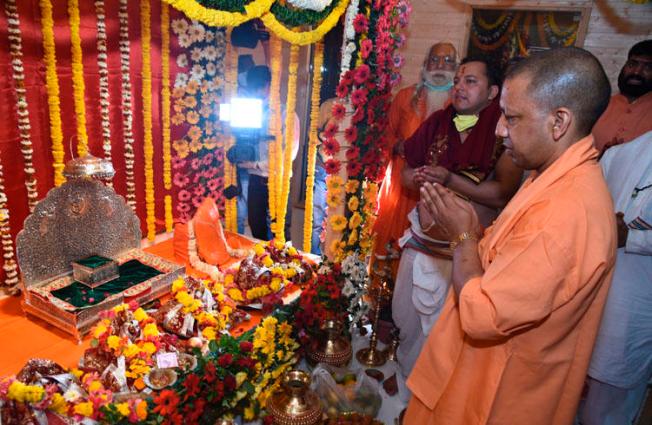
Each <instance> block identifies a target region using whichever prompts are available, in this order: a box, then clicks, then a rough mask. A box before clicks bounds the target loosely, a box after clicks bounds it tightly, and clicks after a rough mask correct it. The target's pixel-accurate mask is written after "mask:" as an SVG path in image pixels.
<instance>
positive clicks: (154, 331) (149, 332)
mask: <svg viewBox="0 0 652 425" xmlns="http://www.w3.org/2000/svg"><path fill="white" fill-rule="evenodd" d="M158 335H159V332H158V328H157V327H156V323H148V324H146V325H145V327H144V328H143V336H145V337H148V336H158Z"/></svg>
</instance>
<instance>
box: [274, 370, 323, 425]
mask: <svg viewBox="0 0 652 425" xmlns="http://www.w3.org/2000/svg"><path fill="white" fill-rule="evenodd" d="M309 385H310V376H308V374H307V373H306V372H303V371H300V370H291V371H289V372H287V373H286V374H285V376H283V389H282V390H281V391H279V392H277V393H275V394H274V395H273V396H272V398H271V399H270V401H269V404H268V405H267V410H268V411H269V413H271V415H272V417H273V418H274V423H275V424H278V425H313V424H316V423H318V422H319V421H320V420H321V415H322V410H321V404H320V403H319V397H318V396H317V394H315V393H314V392H313V391H312V390H311V389H310V388H309Z"/></svg>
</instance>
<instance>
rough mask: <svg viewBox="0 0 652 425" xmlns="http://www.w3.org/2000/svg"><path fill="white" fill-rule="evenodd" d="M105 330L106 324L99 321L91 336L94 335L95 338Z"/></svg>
mask: <svg viewBox="0 0 652 425" xmlns="http://www.w3.org/2000/svg"><path fill="white" fill-rule="evenodd" d="M106 331H107V328H106V326H105V325H104V324H103V323H100V324H99V325H97V326H96V327H95V330H94V331H93V336H94V337H95V338H99V337H100V336H102V334H104V332H106Z"/></svg>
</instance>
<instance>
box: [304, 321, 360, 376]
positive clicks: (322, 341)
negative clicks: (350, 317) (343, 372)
mask: <svg viewBox="0 0 652 425" xmlns="http://www.w3.org/2000/svg"><path fill="white" fill-rule="evenodd" d="M321 330H322V334H321V335H319V337H318V338H315V339H314V340H313V341H312V343H311V344H310V346H309V348H308V350H307V353H306V356H307V360H308V363H310V364H313V365H315V364H317V363H325V364H329V365H331V366H336V367H342V366H346V365H347V364H348V363H349V361H351V354H352V351H351V339H350V337H347V335H345V334H344V333H343V332H342V330H343V326H342V323H341V322H339V321H337V320H327V321H326V322H325V323H324V324H323V325H322V327H321Z"/></svg>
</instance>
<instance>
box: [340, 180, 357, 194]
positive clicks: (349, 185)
mask: <svg viewBox="0 0 652 425" xmlns="http://www.w3.org/2000/svg"><path fill="white" fill-rule="evenodd" d="M359 187H360V182H359V181H357V180H349V181H347V182H346V184H345V185H344V189H345V190H346V193H355V192H357V190H358V188H359Z"/></svg>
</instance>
